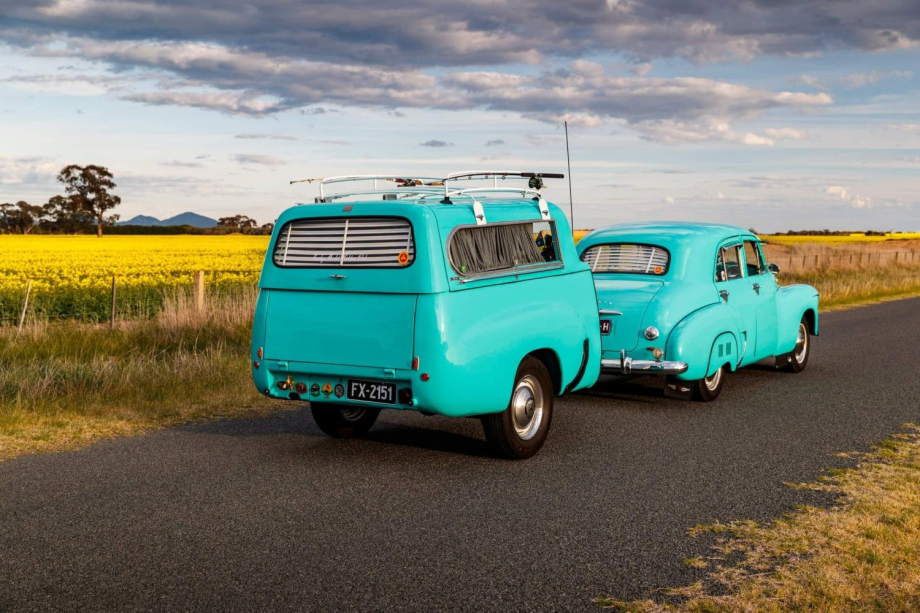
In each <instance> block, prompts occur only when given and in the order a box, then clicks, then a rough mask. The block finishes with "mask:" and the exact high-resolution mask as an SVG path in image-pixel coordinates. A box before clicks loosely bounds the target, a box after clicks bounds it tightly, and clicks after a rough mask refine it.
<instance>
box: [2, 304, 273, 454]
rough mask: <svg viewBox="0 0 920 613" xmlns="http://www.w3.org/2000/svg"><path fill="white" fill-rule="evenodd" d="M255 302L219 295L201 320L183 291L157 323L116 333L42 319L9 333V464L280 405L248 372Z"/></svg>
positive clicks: (5, 374) (122, 327) (124, 326)
mask: <svg viewBox="0 0 920 613" xmlns="http://www.w3.org/2000/svg"><path fill="white" fill-rule="evenodd" d="M255 296H256V290H255V289H254V288H253V289H248V288H247V289H241V290H238V291H236V292H230V293H227V294H224V295H218V296H212V297H211V298H210V306H211V307H212V308H211V309H208V310H206V312H204V313H202V314H197V313H195V312H194V310H193V309H192V308H191V299H190V297H189V296H188V295H187V294H186V293H184V292H181V291H177V293H176V294H174V295H173V296H171V297H170V298H169V299H168V300H167V301H166V308H165V309H164V310H163V312H162V313H160V314H159V315H158V316H157V318H156V319H153V320H140V321H132V322H124V323H120V324H119V325H118V326H117V327H116V329H115V330H114V331H109V330H108V329H107V328H106V327H105V326H95V325H89V324H77V323H68V324H54V325H51V324H47V323H35V322H33V323H32V324H31V325H29V326H27V327H26V328H25V329H24V330H23V333H22V334H21V335H20V336H18V337H17V336H16V333H15V330H14V329H5V330H2V331H0V459H5V458H10V457H13V456H16V455H20V454H22V453H31V452H38V451H50V450H58V449H72V448H76V447H80V446H83V445H86V444H88V443H90V442H92V441H94V440H98V439H101V438H110V437H114V436H120V435H129V434H135V433H137V432H141V431H145V430H149V429H151V428H158V427H163V426H167V425H171V424H176V423H181V422H186V421H189V420H194V419H199V418H204V417H208V418H213V417H219V416H239V415H248V414H261V413H264V412H266V411H269V410H273V409H277V408H281V406H284V405H281V406H279V405H278V404H277V403H273V402H271V401H269V400H267V399H265V398H264V397H263V396H261V395H260V394H258V393H257V392H256V390H255V388H254V386H253V385H252V378H251V376H250V373H249V363H248V355H249V331H250V320H251V317H252V312H253V307H254V300H255Z"/></svg>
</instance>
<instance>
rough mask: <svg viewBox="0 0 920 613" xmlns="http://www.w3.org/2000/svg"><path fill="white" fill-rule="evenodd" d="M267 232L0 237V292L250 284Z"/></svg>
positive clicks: (257, 270) (253, 278)
mask: <svg viewBox="0 0 920 613" xmlns="http://www.w3.org/2000/svg"><path fill="white" fill-rule="evenodd" d="M267 246H268V237H267V236H243V235H231V236H191V235H180V236H105V237H103V238H101V239H98V238H96V237H95V236H9V235H6V236H0V291H3V290H16V289H22V288H24V287H25V285H26V282H27V281H28V280H31V281H32V288H33V290H36V291H48V290H71V289H90V288H106V287H109V286H110V284H111V282H112V277H113V276H115V277H117V284H118V286H120V287H141V286H144V287H164V286H170V285H179V284H189V283H191V282H192V275H193V274H194V272H195V271H199V270H201V271H204V272H205V278H206V279H207V280H208V282H209V283H213V284H217V285H223V284H227V283H240V282H243V283H254V282H256V281H257V280H258V278H259V270H260V269H261V267H262V259H263V258H264V256H265V250H266V248H267Z"/></svg>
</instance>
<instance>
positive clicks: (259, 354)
mask: <svg viewBox="0 0 920 613" xmlns="http://www.w3.org/2000/svg"><path fill="white" fill-rule="evenodd" d="M256 353H257V354H258V356H259V359H260V360H261V359H262V358H263V357H264V356H263V355H262V348H261V347H259V350H258V351H257V352H256Z"/></svg>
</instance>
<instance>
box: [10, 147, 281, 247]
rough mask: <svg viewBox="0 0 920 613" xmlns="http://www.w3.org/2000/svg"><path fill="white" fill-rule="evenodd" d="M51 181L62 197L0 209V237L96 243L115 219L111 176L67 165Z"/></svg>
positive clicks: (242, 224) (246, 222) (234, 221)
mask: <svg viewBox="0 0 920 613" xmlns="http://www.w3.org/2000/svg"><path fill="white" fill-rule="evenodd" d="M57 180H58V181H59V182H60V183H61V184H62V185H63V187H64V194H63V195H57V196H53V197H51V198H50V199H49V200H48V202H46V203H45V204H43V205H34V204H29V203H28V202H25V201H24V200H20V201H19V202H16V203H11V202H7V203H4V204H0V234H30V233H42V234H86V233H89V232H92V231H93V230H95V232H96V236H97V237H99V238H101V237H102V229H103V228H106V227H107V228H112V227H113V226H115V224H116V222H118V220H119V219H120V216H119V215H117V214H112V213H110V211H111V210H112V209H114V208H115V207H117V206H118V205H119V204H121V198H120V197H119V196H116V195H114V194H113V193H112V190H114V189H115V187H116V184H115V180H114V176H113V175H112V172H111V171H110V170H109V169H108V168H106V167H105V166H97V165H94V164H89V165H87V166H79V165H77V164H70V165H68V166H65V167H64V168H62V169H61V171H60V172H59V173H58V175H57ZM272 227H273V224H264V225H262V226H259V225H258V223H257V222H256V220H254V219H252V218H250V217H247V216H246V215H234V216H230V217H221V218H220V219H219V220H218V221H217V228H192V227H190V226H179V227H177V228H167V227H163V226H151V227H150V231H149V232H145V231H144V229H146V228H143V229H142V227H140V226H131V227H130V229H129V228H127V227H124V226H122V228H121V229H120V230H121V231H115V233H117V234H122V233H125V234H127V233H132V234H134V233H144V234H178V233H184V232H187V233H194V234H226V233H230V232H243V233H246V234H270V233H271V231H272Z"/></svg>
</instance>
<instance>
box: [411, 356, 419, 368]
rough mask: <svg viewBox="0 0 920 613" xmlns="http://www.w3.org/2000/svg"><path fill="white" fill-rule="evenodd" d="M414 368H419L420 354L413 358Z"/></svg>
mask: <svg viewBox="0 0 920 613" xmlns="http://www.w3.org/2000/svg"><path fill="white" fill-rule="evenodd" d="M412 370H418V356H415V357H414V358H412Z"/></svg>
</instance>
